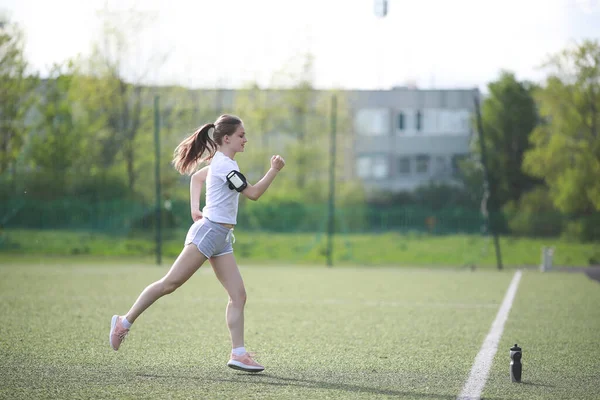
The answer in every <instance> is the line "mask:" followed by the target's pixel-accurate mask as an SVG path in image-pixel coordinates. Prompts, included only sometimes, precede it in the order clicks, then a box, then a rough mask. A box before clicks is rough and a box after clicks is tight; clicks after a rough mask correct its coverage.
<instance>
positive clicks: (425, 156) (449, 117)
mask: <svg viewBox="0 0 600 400" xmlns="http://www.w3.org/2000/svg"><path fill="white" fill-rule="evenodd" d="M348 94H349V100H350V103H351V106H352V113H353V116H354V146H353V149H354V158H355V166H354V167H355V169H354V171H355V174H356V176H357V177H358V178H360V179H362V180H363V181H364V183H365V185H366V186H367V187H368V188H371V189H381V190H389V191H394V192H397V191H403V190H406V191H410V190H414V189H415V188H417V187H418V186H421V185H426V184H428V183H429V182H432V181H433V182H444V183H452V182H455V177H456V168H457V161H458V160H459V159H461V158H462V157H465V156H466V155H468V153H469V152H470V142H471V138H472V135H473V129H472V124H471V119H472V116H473V115H474V96H476V95H478V94H479V93H478V90H477V89H451V90H420V89H416V88H410V87H397V88H393V89H391V90H368V91H350V92H349V93H348Z"/></svg>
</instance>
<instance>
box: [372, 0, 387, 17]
mask: <svg viewBox="0 0 600 400" xmlns="http://www.w3.org/2000/svg"><path fill="white" fill-rule="evenodd" d="M374 11H375V16H376V17H378V18H383V17H385V16H386V15H387V13H388V0H375V9H374Z"/></svg>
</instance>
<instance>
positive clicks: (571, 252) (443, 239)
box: [0, 229, 600, 267]
mask: <svg viewBox="0 0 600 400" xmlns="http://www.w3.org/2000/svg"><path fill="white" fill-rule="evenodd" d="M235 233H236V238H237V241H236V243H235V251H236V255H237V257H238V258H239V259H240V260H241V261H244V262H249V263H253V264H257V263H269V264H280V263H285V264H325V257H326V245H327V238H326V236H325V235H324V234H323V233H319V234H317V233H289V234H270V233H264V232H246V231H244V230H243V229H236V232H235ZM185 234H186V232H185V231H172V232H165V239H164V244H163V253H164V254H165V255H166V256H167V257H176V256H177V254H179V252H180V251H181V248H182V245H183V240H184V238H185ZM500 245H501V250H502V261H503V264H504V265H506V266H519V267H522V266H526V265H529V266H531V265H539V264H540V262H541V249H542V247H544V246H551V247H554V248H555V255H554V263H555V265H561V266H588V265H593V264H597V265H600V244H599V243H573V242H568V241H564V240H560V239H556V238H554V239H552V238H549V239H531V238H515V237H502V238H501V240H500ZM155 248H156V245H155V236H154V234H153V233H152V232H149V233H139V232H138V233H133V234H131V235H128V236H123V235H109V234H102V233H92V232H73V231H60V230H58V231H57V230H45V231H44V230H4V231H0V256H1V255H2V254H18V255H20V254H33V255H47V256H72V255H77V256H81V255H90V256H117V257H123V256H134V257H144V256H145V257H148V258H151V257H152V256H153V255H154V254H155ZM334 262H335V263H336V264H341V265H354V266H365V265H375V266H380V265H402V266H445V267H447V266H455V267H457V266H466V265H477V266H479V267H482V266H483V267H494V266H496V253H495V250H494V245H493V243H492V241H491V239H489V238H486V237H483V236H477V235H451V236H432V235H425V234H416V233H415V234H399V233H393V232H391V233H384V234H353V235H336V236H335V241H334Z"/></svg>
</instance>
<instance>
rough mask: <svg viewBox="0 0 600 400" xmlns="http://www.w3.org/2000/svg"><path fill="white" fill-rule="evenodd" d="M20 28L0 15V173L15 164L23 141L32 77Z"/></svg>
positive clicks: (29, 104)
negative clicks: (29, 73) (28, 72)
mask: <svg viewBox="0 0 600 400" xmlns="http://www.w3.org/2000/svg"><path fill="white" fill-rule="evenodd" d="M27 68H28V63H27V60H26V59H25V56H24V45H23V31H22V30H21V28H20V27H19V26H18V25H17V24H16V23H13V22H11V21H9V19H8V18H7V17H6V16H3V15H0V174H3V173H5V172H6V171H7V170H8V169H9V168H10V167H12V166H14V163H15V161H16V160H17V156H18V155H19V152H20V151H21V149H22V147H23V145H24V143H25V135H26V134H27V118H28V112H29V111H30V108H31V104H32V101H33V98H34V97H33V89H34V88H35V86H36V84H37V79H36V77H35V76H30V75H28V74H27Z"/></svg>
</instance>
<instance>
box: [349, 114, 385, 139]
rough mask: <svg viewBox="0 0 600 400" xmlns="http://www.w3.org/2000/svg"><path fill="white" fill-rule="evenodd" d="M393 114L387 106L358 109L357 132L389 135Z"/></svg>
mask: <svg viewBox="0 0 600 400" xmlns="http://www.w3.org/2000/svg"><path fill="white" fill-rule="evenodd" d="M390 122H391V114H390V110H389V109H387V108H367V109H362V110H358V112H357V113H356V118H355V120H354V124H355V128H356V132H358V133H359V134H360V135H364V136H381V135H389V134H390V129H391V126H390V125H391V124H390Z"/></svg>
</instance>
